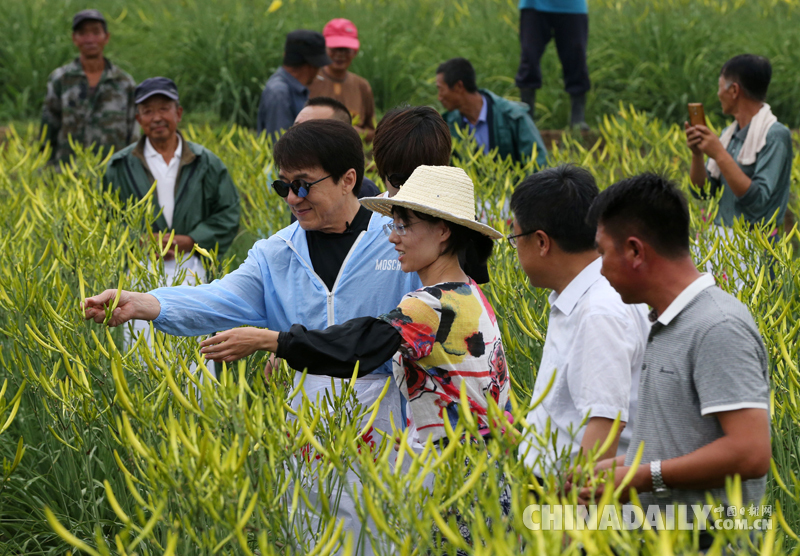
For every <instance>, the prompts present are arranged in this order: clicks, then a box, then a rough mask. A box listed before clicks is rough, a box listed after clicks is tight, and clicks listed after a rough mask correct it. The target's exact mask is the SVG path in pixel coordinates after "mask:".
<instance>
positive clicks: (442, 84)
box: [436, 58, 547, 167]
mask: <svg viewBox="0 0 800 556" xmlns="http://www.w3.org/2000/svg"><path fill="white" fill-rule="evenodd" d="M436 88H437V89H438V91H439V102H441V103H442V105H443V106H444V108H445V110H447V112H446V113H445V114H444V115H443V116H444V119H445V121H446V122H447V124H448V125H449V126H450V134H451V135H452V136H453V137H458V136H459V135H458V132H457V129H456V128H459V127H460V128H462V129H465V130H466V131H467V132H468V133H471V134H474V136H475V140H476V141H477V143H478V147H479V148H481V149H482V150H483V152H484V153H487V154H488V153H489V152H491V151H492V150H493V149H494V148H497V154H498V156H500V158H506V157H508V156H510V157H511V158H512V159H513V160H514V161H516V162H523V161H525V160H527V159H530V157H531V155H532V153H533V147H534V145H536V154H535V156H536V163H537V164H538V165H539V167H542V166H544V164H545V161H546V159H547V148H546V147H545V145H544V141H543V140H542V136H541V135H540V134H539V130H538V129H537V128H536V124H534V123H533V120H532V119H531V117H530V114H529V113H528V106H526V105H524V104H522V103H520V102H513V101H510V100H507V99H505V98H503V97H501V96H499V95H496V94H494V93H493V92H491V91H488V90H486V89H478V86H477V85H476V83H475V69H474V68H473V67H472V64H470V63H469V60H467V59H465V58H453V59H451V60H448V61H446V62H444V63H443V64H441V65H440V66H439V68H438V69H437V70H436Z"/></svg>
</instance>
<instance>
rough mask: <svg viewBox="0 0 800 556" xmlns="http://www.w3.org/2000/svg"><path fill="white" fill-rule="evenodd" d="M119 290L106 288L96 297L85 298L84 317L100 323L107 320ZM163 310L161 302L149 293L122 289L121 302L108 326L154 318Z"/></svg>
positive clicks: (112, 314)
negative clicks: (108, 311)
mask: <svg viewBox="0 0 800 556" xmlns="http://www.w3.org/2000/svg"><path fill="white" fill-rule="evenodd" d="M116 297H117V290H115V289H114V290H106V291H104V292H103V293H101V294H99V295H95V296H94V297H87V298H86V299H84V300H83V314H84V318H86V319H87V320H88V319H92V320H94V322H96V323H98V324H103V323H104V322H106V311H107V310H108V309H110V308H111V307H113V305H114V300H115V299H116ZM160 312H161V304H160V303H159V302H158V300H157V299H156V298H155V297H153V296H152V295H150V294H147V293H136V292H129V291H126V290H122V291H121V292H120V295H119V303H117V306H116V308H115V309H114V311H113V312H112V313H111V317H110V318H109V319H108V326H119V325H120V324H124V323H126V322H128V321H129V320H132V319H143V320H153V319H155V318H156V317H157V316H158V314H159V313H160Z"/></svg>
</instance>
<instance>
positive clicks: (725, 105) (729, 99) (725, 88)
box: [717, 75, 738, 114]
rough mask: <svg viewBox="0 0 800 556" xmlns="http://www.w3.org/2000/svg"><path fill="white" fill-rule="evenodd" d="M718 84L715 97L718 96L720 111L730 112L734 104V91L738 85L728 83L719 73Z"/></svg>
mask: <svg viewBox="0 0 800 556" xmlns="http://www.w3.org/2000/svg"><path fill="white" fill-rule="evenodd" d="M718 85H719V86H718V88H717V97H718V98H719V103H720V104H721V105H722V113H723V114H732V113H733V108H734V106H735V105H736V98H735V96H734V91H736V90H737V89H738V86H737V85H736V84H733V83H731V84H729V83H728V81H727V80H726V79H725V78H724V77H723V76H721V75H720V76H719V84H718Z"/></svg>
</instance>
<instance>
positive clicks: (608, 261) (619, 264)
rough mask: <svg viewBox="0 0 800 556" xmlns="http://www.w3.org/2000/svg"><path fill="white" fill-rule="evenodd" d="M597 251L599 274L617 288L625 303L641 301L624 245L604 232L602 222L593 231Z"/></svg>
mask: <svg viewBox="0 0 800 556" xmlns="http://www.w3.org/2000/svg"><path fill="white" fill-rule="evenodd" d="M594 238H595V242H596V243H597V252H598V253H600V256H601V257H602V258H603V266H602V268H601V269H600V274H602V275H603V276H605V277H606V280H608V283H609V284H611V287H612V288H614V289H615V290H617V292H618V293H619V295H620V297H622V301H623V302H625V303H641V302H642V300H641V299H639V297H638V294H639V291H640V288H638V287H637V286H636V284H635V280H634V274H633V269H632V268H631V265H630V261H629V260H628V258H627V257H626V256H625V252H624V246H619V245H617V242H615V241H614V238H613V237H612V236H610V235H609V234H607V233H606V231H605V228H604V226H603V225H602V224H598V225H597V233H595V236H594Z"/></svg>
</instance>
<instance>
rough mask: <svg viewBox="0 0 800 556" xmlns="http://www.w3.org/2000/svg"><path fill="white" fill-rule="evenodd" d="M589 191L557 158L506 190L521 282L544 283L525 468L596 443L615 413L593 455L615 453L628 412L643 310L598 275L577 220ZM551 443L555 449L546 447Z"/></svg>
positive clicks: (541, 471)
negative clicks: (545, 305)
mask: <svg viewBox="0 0 800 556" xmlns="http://www.w3.org/2000/svg"><path fill="white" fill-rule="evenodd" d="M598 193H599V191H598V189H597V185H596V184H595V180H594V177H593V176H592V175H591V174H590V173H589V172H588V171H586V170H584V169H583V168H580V167H577V166H572V165H564V166H559V167H557V168H550V169H546V170H543V171H540V172H538V173H536V174H534V175H533V176H531V177H529V178H527V179H525V180H524V181H523V182H522V183H521V184H520V185H519V186H518V187H517V189H516V190H515V191H514V195H513V196H512V198H511V210H512V212H513V214H514V234H512V235H511V236H509V241H511V243H512V245H516V248H517V255H518V257H519V261H520V266H521V267H522V269H523V270H524V271H525V274H527V276H528V278H529V280H530V282H531V284H532V285H533V286H534V287H537V288H547V289H550V290H552V293H551V294H550V307H551V309H550V318H549V322H548V328H547V338H546V340H545V345H544V351H543V353H542V362H541V364H540V366H539V372H538V374H537V377H536V382H535V385H534V390H533V398H532V400H531V405H533V403H534V402H535V401H536V400H537V399H538V398H539V397H541V395H542V394H543V393H544V392H545V391H546V389H547V385H548V384H549V383H550V380H551V378H552V377H553V374H554V373H555V379H554V381H553V386H552V388H551V389H550V391H549V392H548V393H547V395H546V396H545V398H544V400H543V401H542V403H541V404H539V405H538V406H536V407H535V408H533V409H532V410H531V411H530V412H529V413H528V416H527V421H528V423H529V424H531V425H533V427H534V428H535V430H536V432H537V433H538V434H539V435H542V436H544V434H545V431H546V430H547V428H548V421H549V429H550V431H551V437H550V438H549V439H548V441H547V444H546V445H541V444H540V443H539V441H537V440H535V437H533V435H529V436H528V437H526V438H525V439H524V440H523V441H522V443H521V444H520V448H519V453H520V457H522V458H523V459H524V460H525V462H526V464H527V465H528V466H529V467H531V468H533V470H534V473H535V474H536V475H537V476H539V477H544V476H545V475H546V474H548V473H557V472H563V471H566V466H568V465H569V464H571V463H572V462H573V461H574V459H575V458H576V457H577V456H578V454H579V453H580V452H581V451H583V453H584V454H586V453H588V451H589V450H590V449H592V448H595V447H596V446H598V445H602V444H603V442H604V441H605V440H606V438H607V437H608V436H609V433H610V432H611V430H612V426H613V423H614V420H615V419H616V418H617V416H619V418H620V421H621V424H622V425H627V426H626V427H625V429H623V430H622V431H621V434H620V431H619V430H618V432H617V435H616V437H615V438H614V439H613V441H612V443H611V445H610V447H609V448H608V450H607V451H606V452H604V454H601V455H600V456H601V457H614V456H615V455H617V454H618V453H621V454H624V453H625V451H626V449H627V446H628V442H629V439H630V432H629V431H630V423H631V422H632V421H633V419H634V418H635V413H636V401H637V390H638V381H639V369H640V367H641V365H642V357H643V355H644V350H645V345H646V342H647V333H648V331H649V328H650V326H649V324H648V321H647V309H646V308H645V307H644V306H641V305H626V304H625V303H623V302H622V299H621V298H620V296H619V294H618V293H617V292H616V291H615V290H614V289H613V288H612V287H611V285H610V284H609V283H608V280H606V279H605V278H604V277H603V276H602V275H601V274H600V268H601V265H602V261H601V259H600V256H599V254H598V252H597V250H596V248H595V237H594V236H595V229H594V228H593V227H591V226H589V225H588V224H587V223H586V216H587V214H588V212H589V207H590V205H591V204H592V201H594V199H595V198H596V197H597V195H598ZM554 444H555V448H554Z"/></svg>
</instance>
